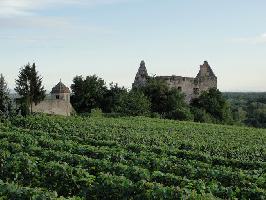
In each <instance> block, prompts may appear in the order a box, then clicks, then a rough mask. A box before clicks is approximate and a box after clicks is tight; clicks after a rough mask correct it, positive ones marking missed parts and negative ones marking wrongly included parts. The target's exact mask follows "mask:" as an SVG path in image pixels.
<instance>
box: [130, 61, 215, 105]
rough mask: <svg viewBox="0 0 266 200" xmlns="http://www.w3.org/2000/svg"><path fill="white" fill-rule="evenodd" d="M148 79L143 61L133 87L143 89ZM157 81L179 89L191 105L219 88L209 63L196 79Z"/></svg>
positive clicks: (205, 64)
mask: <svg viewBox="0 0 266 200" xmlns="http://www.w3.org/2000/svg"><path fill="white" fill-rule="evenodd" d="M147 77H148V73H147V69H146V67H145V62H144V61H141V64H140V67H139V70H138V73H137V74H136V77H135V81H134V83H133V87H141V86H144V85H145V84H146V81H147ZM156 78H157V79H160V80H163V81H165V82H166V83H167V85H168V86H169V88H177V89H178V90H179V91H181V92H182V93H184V94H185V100H186V102H187V103H189V102H190V101H191V100H192V99H193V98H197V97H198V96H199V95H200V94H201V93H202V92H203V91H207V90H209V89H211V88H217V77H216V76H215V74H214V73H213V70H212V69H211V67H210V65H209V64H208V62H207V61H204V63H203V65H200V70H199V73H198V75H197V76H196V77H195V78H194V77H183V76H176V75H172V76H156Z"/></svg>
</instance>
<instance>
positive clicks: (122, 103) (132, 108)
mask: <svg viewBox="0 0 266 200" xmlns="http://www.w3.org/2000/svg"><path fill="white" fill-rule="evenodd" d="M150 107H151V103H150V101H149V99H148V98H147V97H146V96H145V95H144V94H143V93H142V92H141V91H139V90H131V91H130V92H129V93H124V94H123V95H121V96H120V99H119V104H118V106H116V108H115V111H116V112H119V113H123V114H125V115H128V116H147V115H149V113H150Z"/></svg>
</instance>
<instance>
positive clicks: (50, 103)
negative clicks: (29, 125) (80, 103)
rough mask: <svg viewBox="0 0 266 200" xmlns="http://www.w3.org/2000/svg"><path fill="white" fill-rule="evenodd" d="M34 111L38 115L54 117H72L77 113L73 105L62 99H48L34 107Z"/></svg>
mask: <svg viewBox="0 0 266 200" xmlns="http://www.w3.org/2000/svg"><path fill="white" fill-rule="evenodd" d="M32 111H33V112H36V113H46V114H52V115H62V116H70V115H71V114H72V113H74V112H75V110H74V108H73V107H72V105H71V104H70V103H69V102H67V101H64V100H60V99H47V100H44V101H42V102H40V103H39V104H37V105H33V107H32Z"/></svg>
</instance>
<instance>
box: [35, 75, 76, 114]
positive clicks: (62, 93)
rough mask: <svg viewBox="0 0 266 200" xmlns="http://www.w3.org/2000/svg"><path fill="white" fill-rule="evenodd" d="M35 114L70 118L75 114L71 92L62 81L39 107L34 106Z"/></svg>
mask: <svg viewBox="0 0 266 200" xmlns="http://www.w3.org/2000/svg"><path fill="white" fill-rule="evenodd" d="M32 110H33V112H36V113H46V114H52V115H62V116H70V115H71V114H73V113H75V110H74V108H73V107H72V105H71V103H70V90H69V88H68V87H67V86H65V85H64V84H63V83H62V82H61V80H60V82H59V83H58V84H57V85H56V86H55V87H53V88H52V91H51V94H50V95H49V96H48V97H46V99H45V100H43V101H41V102H40V103H38V104H37V105H35V104H33V108H32Z"/></svg>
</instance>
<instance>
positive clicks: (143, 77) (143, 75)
mask: <svg viewBox="0 0 266 200" xmlns="http://www.w3.org/2000/svg"><path fill="white" fill-rule="evenodd" d="M147 78H148V72H147V69H146V66H145V62H144V60H142V61H141V63H140V67H139V70H138V72H137V74H136V77H135V81H134V83H133V85H132V86H133V87H143V86H145V84H146V82H147Z"/></svg>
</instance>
